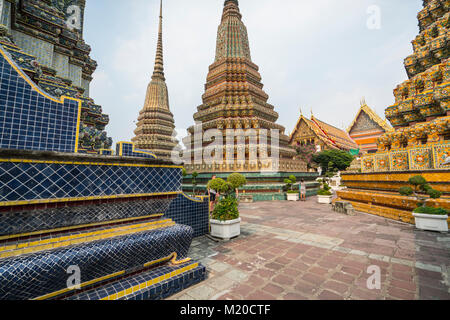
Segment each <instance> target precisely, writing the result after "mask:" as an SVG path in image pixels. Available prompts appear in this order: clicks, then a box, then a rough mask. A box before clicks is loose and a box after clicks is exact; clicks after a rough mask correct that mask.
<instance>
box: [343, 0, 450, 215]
mask: <svg viewBox="0 0 450 320" xmlns="http://www.w3.org/2000/svg"><path fill="white" fill-rule="evenodd" d="M423 3H424V8H423V9H422V10H421V11H420V12H419V14H418V19H419V28H420V33H419V35H418V36H417V37H416V38H415V40H413V41H412V45H413V49H414V53H413V54H412V55H410V56H408V57H407V58H406V59H405V63H404V64H405V68H406V71H407V74H408V80H406V81H405V82H403V83H402V84H400V85H399V86H398V87H397V88H396V89H395V90H394V96H395V103H394V105H392V106H390V107H388V108H387V109H386V118H387V119H388V120H389V121H390V122H391V124H392V126H393V127H394V129H395V130H393V131H389V132H386V133H385V134H383V135H382V136H380V138H378V140H377V146H378V150H377V153H375V154H369V155H365V156H363V157H362V158H361V160H362V161H361V169H360V171H361V172H362V173H347V174H343V175H342V181H343V182H344V184H345V185H346V186H347V189H346V190H343V191H339V192H338V195H339V197H340V199H343V200H346V201H350V202H352V204H353V205H354V207H355V208H356V209H357V210H361V211H364V212H368V213H373V214H377V215H381V216H384V217H389V218H392V219H396V220H401V221H404V222H409V223H414V217H413V215H412V213H411V212H412V210H414V209H415V208H416V207H417V206H418V201H417V200H414V199H412V198H411V197H406V196H400V194H399V188H400V187H404V186H409V185H408V179H409V178H411V177H413V176H416V175H418V174H420V175H422V176H423V177H424V178H425V179H426V180H427V182H428V183H429V184H430V186H432V188H434V189H436V190H438V191H441V192H442V193H443V197H442V198H441V199H438V200H429V201H428V202H427V206H434V207H443V208H445V209H447V210H448V209H450V201H449V200H448V196H449V195H450V185H449V183H448V182H449V181H450V170H449V166H448V159H449V155H450V141H449V140H450V107H449V100H450V95H449V90H448V89H449V86H450V60H449V54H450V50H449V46H448V42H447V37H448V33H449V26H450V23H449V22H450V12H449V10H450V9H449V6H448V1H444V0H433V1H431V0H425V1H424V2H423ZM449 224H450V220H449Z"/></svg>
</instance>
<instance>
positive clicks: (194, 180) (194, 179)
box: [192, 171, 198, 195]
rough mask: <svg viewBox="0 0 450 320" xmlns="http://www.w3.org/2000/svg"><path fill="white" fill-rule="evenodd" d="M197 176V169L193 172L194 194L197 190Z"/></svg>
mask: <svg viewBox="0 0 450 320" xmlns="http://www.w3.org/2000/svg"><path fill="white" fill-rule="evenodd" d="M197 177H198V172H197V171H195V172H193V173H192V186H193V188H192V189H193V192H194V195H195V193H196V191H197Z"/></svg>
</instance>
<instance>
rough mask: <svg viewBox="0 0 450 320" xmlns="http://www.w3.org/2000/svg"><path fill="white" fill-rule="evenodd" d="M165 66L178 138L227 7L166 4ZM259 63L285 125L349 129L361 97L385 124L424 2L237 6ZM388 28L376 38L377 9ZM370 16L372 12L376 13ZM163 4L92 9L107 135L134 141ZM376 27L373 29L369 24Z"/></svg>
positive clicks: (301, 0) (94, 91)
mask: <svg viewBox="0 0 450 320" xmlns="http://www.w3.org/2000/svg"><path fill="white" fill-rule="evenodd" d="M163 1H164V12H163V15H164V22H163V24H164V25H163V29H164V31H163V32H164V58H165V61H164V63H165V74H166V79H167V85H168V88H169V99H170V108H171V111H172V113H173V114H174V115H175V122H176V126H177V131H178V132H179V133H180V134H184V132H185V131H184V130H185V129H186V128H188V127H189V126H191V125H192V124H193V123H194V120H193V117H192V116H193V114H194V112H196V110H197V107H198V106H199V105H200V104H201V103H202V101H201V96H202V94H203V93H204V85H205V82H206V75H207V73H208V67H209V65H210V64H212V63H213V61H214V58H215V47H216V36H217V27H218V26H219V24H220V18H221V14H222V9H223V2H224V1H223V0H190V1H183V0H163ZM239 4H240V9H241V13H242V15H243V21H244V23H245V25H246V26H247V29H248V34H249V40H250V50H251V54H252V60H253V62H254V63H256V64H257V65H258V66H259V67H260V73H261V75H262V82H263V84H264V90H265V91H266V92H267V94H268V95H269V97H270V98H269V101H268V102H269V103H270V104H273V105H274V106H275V110H276V111H277V112H278V113H279V114H280V118H279V120H278V123H280V124H281V125H283V126H285V127H286V131H287V133H290V132H291V131H292V130H293V129H294V126H295V124H296V122H297V120H298V117H299V116H300V111H299V109H300V107H302V109H303V113H304V114H305V115H308V116H309V115H310V112H311V109H312V110H313V112H314V115H315V116H316V117H317V118H319V119H321V120H323V121H325V122H328V123H329V124H332V125H335V126H337V127H339V128H347V127H348V126H349V125H350V124H351V122H352V121H353V118H354V117H355V115H356V112H357V111H358V109H359V102H360V99H361V98H362V97H366V101H367V103H368V105H369V106H371V107H372V108H373V109H374V110H375V111H376V112H377V113H378V114H379V115H380V116H381V117H382V118H384V110H385V109H386V108H387V107H388V106H390V105H392V104H393V103H394V96H393V90H394V88H395V87H396V86H397V85H398V84H400V83H402V82H403V81H405V80H406V79H407V75H406V72H405V69H404V66H403V60H404V59H405V58H406V57H407V56H408V55H410V54H411V53H412V45H411V41H412V40H413V39H414V38H415V37H416V35H417V34H418V32H419V28H418V21H417V13H418V12H419V11H420V10H421V8H422V0H282V1H280V0H240V1H239ZM373 5H375V6H377V7H378V8H379V9H380V13H381V20H380V21H381V24H380V26H381V28H380V29H370V28H369V27H368V26H367V25H368V20H369V19H371V18H372V17H373V15H372V14H370V13H368V9H369V8H370V7H371V6H373ZM369 11H370V10H369ZM158 15H159V0H128V1H120V0H89V1H87V5H86V13H85V25H84V38H85V40H86V42H87V43H88V44H89V45H91V47H92V53H91V56H92V57H93V58H94V59H95V60H97V62H98V69H97V71H96V72H95V74H94V80H93V82H92V85H91V97H92V98H94V100H95V102H96V103H97V104H100V105H102V107H103V112H104V113H106V114H109V116H110V119H111V120H110V124H109V125H108V126H107V129H106V130H107V132H108V135H109V136H111V137H112V138H113V139H114V141H115V142H118V141H129V140H130V139H131V138H132V137H133V136H134V134H133V131H134V130H135V128H136V119H137V116H138V113H139V111H140V110H141V109H142V107H143V103H144V99H145V93H146V88H147V85H148V83H149V81H150V79H151V74H152V72H153V64H154V59H155V51H156V41H157V29H158ZM369 21H373V20H369Z"/></svg>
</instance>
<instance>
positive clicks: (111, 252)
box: [0, 225, 193, 300]
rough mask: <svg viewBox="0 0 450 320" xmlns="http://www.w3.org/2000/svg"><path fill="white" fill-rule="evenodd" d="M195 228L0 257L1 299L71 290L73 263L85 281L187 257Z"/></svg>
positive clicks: (172, 229) (17, 298)
mask: <svg viewBox="0 0 450 320" xmlns="http://www.w3.org/2000/svg"><path fill="white" fill-rule="evenodd" d="M192 235H193V231H192V228H190V227H187V226H180V225H175V226H173V227H168V228H163V229H159V230H153V231H151V232H141V233H136V234H132V235H127V236H119V237H115V238H113V239H107V240H99V241H95V242H91V243H85V244H81V245H75V246H71V247H66V248H59V249H53V250H49V251H42V252H38V253H32V254H28V255H23V256H19V257H15V258H7V259H1V260H0V300H28V299H35V298H38V297H41V296H44V295H47V294H50V293H53V292H56V291H59V290H64V289H67V280H68V278H69V275H68V273H67V270H68V268H69V267H70V266H78V267H79V269H80V271H81V283H82V284H83V283H86V282H88V281H92V280H96V279H99V278H102V277H104V276H108V275H112V274H116V273H118V272H121V271H126V270H139V268H141V269H143V268H144V265H145V264H147V263H149V262H152V261H155V260H159V259H162V258H165V257H168V256H170V255H172V254H173V253H174V252H175V253H177V257H178V260H183V259H184V258H186V257H187V254H188V250H189V247H190V245H191V242H192Z"/></svg>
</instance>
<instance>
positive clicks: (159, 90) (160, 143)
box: [131, 0, 178, 159]
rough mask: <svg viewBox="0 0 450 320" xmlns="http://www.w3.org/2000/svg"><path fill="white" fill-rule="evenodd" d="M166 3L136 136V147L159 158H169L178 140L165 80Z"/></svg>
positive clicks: (160, 17)
mask: <svg viewBox="0 0 450 320" xmlns="http://www.w3.org/2000/svg"><path fill="white" fill-rule="evenodd" d="M162 19H163V17H162V0H161V4H160V15H159V31H158V45H157V47H156V58H155V67H154V70H153V75H152V80H151V82H150V83H149V85H148V87H147V95H146V97H145V102H144V108H143V109H142V111H141V112H140V113H139V118H138V124H137V129H136V130H135V131H134V133H135V135H136V136H135V137H134V138H133V139H132V140H131V141H132V142H134V144H135V146H136V148H139V149H143V150H149V151H152V152H153V153H154V154H156V155H157V156H158V157H159V158H164V159H169V158H170V157H171V152H172V150H173V148H174V147H175V146H176V145H177V143H178V142H177V141H176V140H175V139H174V138H173V136H172V135H173V133H174V130H175V122H174V119H173V114H172V113H171V112H170V108H169V93H168V90H167V85H166V82H165V81H166V79H165V77H164V57H163V35H162Z"/></svg>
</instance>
